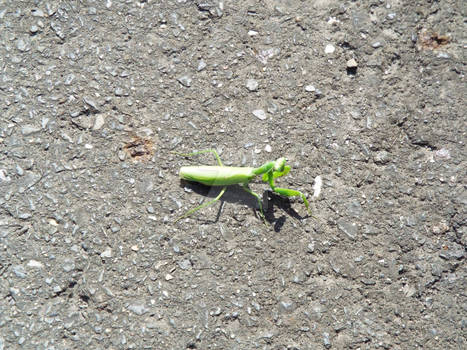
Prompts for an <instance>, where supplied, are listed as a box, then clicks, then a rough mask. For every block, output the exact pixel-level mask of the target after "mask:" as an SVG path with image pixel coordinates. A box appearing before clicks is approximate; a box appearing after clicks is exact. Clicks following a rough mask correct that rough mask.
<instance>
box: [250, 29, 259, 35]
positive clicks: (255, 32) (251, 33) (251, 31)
mask: <svg viewBox="0 0 467 350" xmlns="http://www.w3.org/2000/svg"><path fill="white" fill-rule="evenodd" d="M248 35H249V36H255V35H258V32H257V31H255V30H249V31H248Z"/></svg>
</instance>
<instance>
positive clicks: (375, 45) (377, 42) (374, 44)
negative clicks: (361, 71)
mask: <svg viewBox="0 0 467 350" xmlns="http://www.w3.org/2000/svg"><path fill="white" fill-rule="evenodd" d="M371 46H372V47H373V48H374V49H377V48H378V47H381V46H383V44H381V42H379V41H376V42H374V43H373V44H371Z"/></svg>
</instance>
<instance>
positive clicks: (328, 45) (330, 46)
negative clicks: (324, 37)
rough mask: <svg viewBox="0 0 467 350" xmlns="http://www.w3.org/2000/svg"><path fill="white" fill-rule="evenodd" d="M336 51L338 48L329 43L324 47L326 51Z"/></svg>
mask: <svg viewBox="0 0 467 350" xmlns="http://www.w3.org/2000/svg"><path fill="white" fill-rule="evenodd" d="M334 51H336V48H335V47H334V46H333V45H331V44H327V45H326V47H325V48H324V53H333V52H334Z"/></svg>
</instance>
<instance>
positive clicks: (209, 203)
mask: <svg viewBox="0 0 467 350" xmlns="http://www.w3.org/2000/svg"><path fill="white" fill-rule="evenodd" d="M226 189H227V187H223V188H222V190H221V192H220V193H219V194H218V196H217V197H216V198H214V199H213V200H212V201H209V202H207V203H204V204H201V205H200V206H198V207H196V208H193V209H190V210H188V211H187V212H186V213H185V214H184V215H182V216H180V217H179V218H178V219H177V220H175V222H177V221H179V220H181V219H183V218H186V217H187V216H190V215H191V214H193V213H194V212H197V211H198V210H200V209H203V208H206V207H209V206H210V205H211V204H214V203H215V202H217V201H218V200H219V199H220V198H221V197H222V195H223V194H224V193H225V190H226Z"/></svg>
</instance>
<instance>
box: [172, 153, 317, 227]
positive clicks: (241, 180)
mask: <svg viewBox="0 0 467 350" xmlns="http://www.w3.org/2000/svg"><path fill="white" fill-rule="evenodd" d="M174 153H176V154H178V155H181V156H184V157H190V156H195V155H198V154H203V153H212V154H214V156H215V157H216V159H217V163H218V164H219V166H208V165H198V166H183V167H181V168H180V172H179V175H180V178H181V179H183V180H187V181H192V182H198V183H201V184H203V185H207V186H223V188H222V190H221V191H220V193H219V195H218V196H217V197H216V198H214V199H213V200H212V201H209V202H207V203H204V204H202V205H200V206H198V207H196V208H193V209H191V210H188V211H187V212H186V213H185V214H184V215H182V216H181V217H179V218H178V219H177V220H175V222H177V221H179V220H181V219H183V218H186V217H187V216H190V215H191V214H193V213H194V212H196V211H198V210H200V209H203V208H205V207H208V206H210V205H211V204H213V203H215V202H217V201H218V200H219V199H220V198H221V197H222V195H223V194H224V193H225V190H226V189H227V186H229V185H236V184H241V185H242V187H243V189H244V190H245V191H246V192H248V193H249V194H251V195H253V196H254V197H255V198H256V200H257V201H258V206H259V210H260V213H261V217H262V218H263V220H264V221H266V220H265V217H264V213H263V204H262V202H261V199H260V196H259V195H258V194H256V193H255V192H253V191H252V190H251V189H250V187H249V186H248V184H249V183H250V182H251V181H252V180H253V179H254V178H255V177H256V176H260V175H262V180H263V181H264V182H267V183H269V186H270V187H271V189H272V190H273V191H274V192H276V193H278V194H280V195H282V196H286V197H295V196H300V197H301V198H302V200H303V202H304V203H305V207H306V208H307V210H308V213H309V214H310V215H311V213H310V206H309V204H308V200H307V199H306V197H305V195H304V194H303V193H302V192H300V191H296V190H291V189H287V188H279V187H276V185H275V184H274V179H276V178H278V177H281V176H284V175H287V174H288V172H289V171H290V166H288V165H285V163H286V159H285V158H283V157H282V158H279V159H277V160H275V161H269V162H267V163H264V164H263V165H262V166H260V167H259V168H252V167H230V166H224V164H222V161H221V159H220V157H219V155H218V154H217V152H216V151H215V150H213V149H208V150H204V151H198V152H193V153H187V154H184V153H178V152H174Z"/></svg>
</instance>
